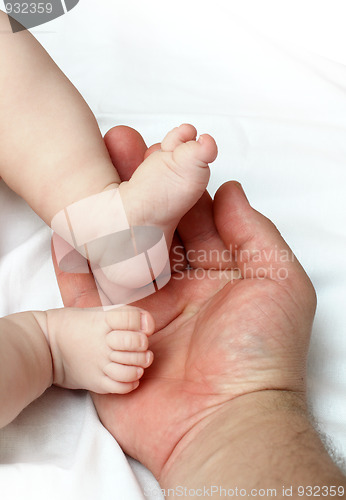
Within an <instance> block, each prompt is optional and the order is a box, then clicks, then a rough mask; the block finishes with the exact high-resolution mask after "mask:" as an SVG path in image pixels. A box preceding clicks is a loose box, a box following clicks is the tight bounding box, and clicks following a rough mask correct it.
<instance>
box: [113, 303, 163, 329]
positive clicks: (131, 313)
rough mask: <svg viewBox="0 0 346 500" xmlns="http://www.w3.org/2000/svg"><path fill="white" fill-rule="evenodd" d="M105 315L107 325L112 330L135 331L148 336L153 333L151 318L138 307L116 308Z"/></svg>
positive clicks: (153, 325) (152, 320)
mask: <svg viewBox="0 0 346 500" xmlns="http://www.w3.org/2000/svg"><path fill="white" fill-rule="evenodd" d="M106 314H107V316H106V319H107V323H108V325H109V326H110V328H111V329H112V330H135V331H143V332H145V333H149V334H150V333H153V331H154V327H155V324H154V319H153V317H152V316H151V314H150V313H148V312H147V311H144V310H143V309H140V308H138V307H131V306H126V307H118V308H115V309H111V310H109V311H107V313H106Z"/></svg>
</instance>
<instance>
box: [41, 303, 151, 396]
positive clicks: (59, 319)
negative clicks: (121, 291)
mask: <svg viewBox="0 0 346 500" xmlns="http://www.w3.org/2000/svg"><path fill="white" fill-rule="evenodd" d="M35 316H36V317H37V319H38V321H39V324H40V326H41V328H42V329H43V331H44V333H45V335H46V336H47V339H48V342H49V345H50V349H51V354H52V360H53V383H54V384H55V385H58V386H61V387H65V388H68V389H88V390H90V391H93V392H97V393H99V394H107V393H119V394H125V393H128V392H130V391H132V390H134V389H136V388H137V387H138V385H139V379H140V378H141V376H142V375H143V373H144V368H147V367H148V366H150V365H151V363H152V362H153V353H152V352H151V351H149V350H148V336H149V335H151V334H152V333H153V332H154V320H153V318H152V316H151V315H150V314H149V313H148V312H146V311H144V310H142V309H139V308H137V307H131V306H123V307H119V308H114V309H111V310H108V311H104V310H102V309H101V308H100V309H99V308H95V309H68V308H66V309H54V310H50V311H47V312H46V313H35Z"/></svg>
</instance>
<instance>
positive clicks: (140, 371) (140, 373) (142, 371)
mask: <svg viewBox="0 0 346 500" xmlns="http://www.w3.org/2000/svg"><path fill="white" fill-rule="evenodd" d="M143 373H144V370H143V368H137V376H138V378H139V377H141V376H142V375H143Z"/></svg>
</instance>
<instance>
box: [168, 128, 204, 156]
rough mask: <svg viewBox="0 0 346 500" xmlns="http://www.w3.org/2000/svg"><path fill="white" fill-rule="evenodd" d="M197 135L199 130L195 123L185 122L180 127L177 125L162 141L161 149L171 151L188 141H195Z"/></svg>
mask: <svg viewBox="0 0 346 500" xmlns="http://www.w3.org/2000/svg"><path fill="white" fill-rule="evenodd" d="M196 136H197V130H196V129H195V127H194V126H193V125H190V124H188V123H183V124H182V125H180V127H175V128H174V129H173V130H171V131H170V132H168V134H167V135H166V137H165V138H164V139H163V141H162V143H161V151H167V152H171V151H173V150H174V149H175V148H176V147H178V146H179V145H180V144H184V143H185V142H187V141H194V140H195V139H196Z"/></svg>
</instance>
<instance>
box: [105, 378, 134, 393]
mask: <svg viewBox="0 0 346 500" xmlns="http://www.w3.org/2000/svg"><path fill="white" fill-rule="evenodd" d="M138 386H139V380H136V381H135V382H118V381H116V380H112V379H111V378H109V377H108V376H107V375H104V377H103V379H102V383H101V387H100V389H99V390H98V391H96V392H97V393H98V394H128V393H129V392H131V391H134V390H135V389H137V387H138Z"/></svg>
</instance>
